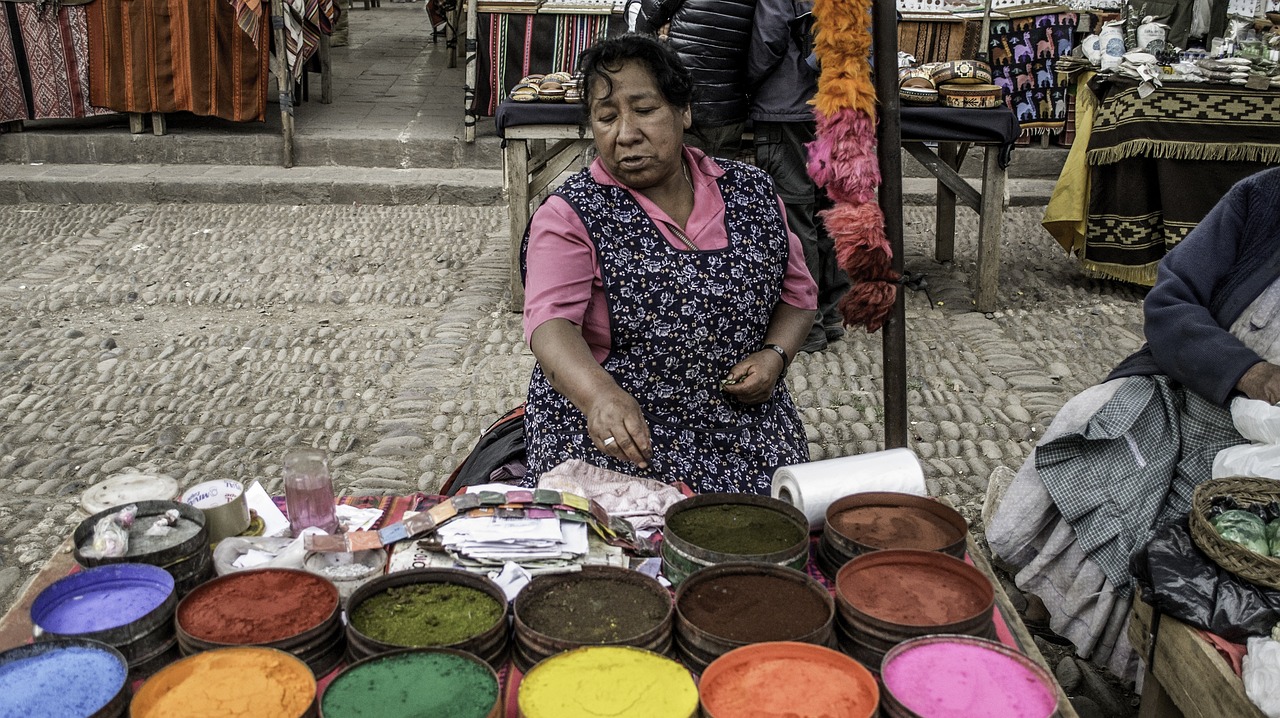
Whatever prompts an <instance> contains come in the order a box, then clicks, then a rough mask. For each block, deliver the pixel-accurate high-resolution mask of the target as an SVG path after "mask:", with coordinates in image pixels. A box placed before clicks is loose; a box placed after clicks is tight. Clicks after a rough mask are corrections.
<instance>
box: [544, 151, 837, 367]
mask: <svg viewBox="0 0 1280 718" xmlns="http://www.w3.org/2000/svg"><path fill="white" fill-rule="evenodd" d="M684 154H685V161H686V162H687V163H688V165H689V171H690V176H691V180H692V182H693V212H692V213H691V214H690V215H689V221H688V222H686V223H685V227H684V233H685V235H686V236H687V237H688V238H689V240H690V241H692V242H693V243H694V245H695V246H697V248H698V249H699V250H701V251H707V250H715V249H724V248H725V247H727V246H729V233H728V230H727V229H726V228H725V224H724V221H725V218H724V199H723V198H722V197H721V196H720V187H719V185H717V184H716V181H717V180H718V179H719V178H720V177H721V175H723V174H724V171H723V170H722V169H720V166H719V165H717V164H716V163H715V161H714V160H712V159H711V158H709V157H707V156H706V155H705V154H703V152H702V151H701V150H698V149H695V148H692V147H685V148H684ZM591 176H592V178H593V179H595V181H597V182H599V183H600V184H603V185H613V186H615V187H623V185H621V184H620V183H619V182H618V181H617V180H615V179H614V178H613V176H612V175H610V174H609V172H608V170H606V169H605V168H604V165H603V164H602V163H601V162H600V160H599V159H596V160H595V161H594V162H592V163H591ZM623 189H627V188H626V187H623ZM627 191H628V192H631V196H632V197H634V198H635V199H636V201H637V202H639V203H640V207H641V209H643V210H644V211H645V213H646V214H648V215H649V217H651V218H652V219H653V220H654V224H655V225H656V226H657V227H658V231H659V233H661V234H662V236H663V237H664V238H665V239H666V240H667V242H669V243H670V244H671V245H672V246H673V247H676V248H678V249H681V250H687V247H686V246H685V245H684V243H683V242H681V241H680V240H679V239H678V238H677V237H676V235H675V233H674V232H672V231H671V228H672V227H677V228H678V227H679V225H677V224H676V222H675V221H674V220H672V219H671V217H670V216H668V215H667V213H666V212H664V211H662V210H661V209H659V208H658V205H656V204H654V203H653V202H652V201H650V200H649V198H647V197H645V196H644V195H643V194H641V193H639V192H635V191H632V190H630V189H627ZM778 211H779V212H780V213H782V218H783V223H784V224H785V223H786V216H787V215H786V211H785V209H784V207H783V204H782V200H780V199H779V200H778ZM787 240H788V247H789V248H788V253H787V271H786V274H785V275H784V277H783V280H782V296H781V301H783V302H785V303H787V304H789V305H791V306H793V307H796V308H797V309H809V310H813V309H817V307H818V287H817V285H816V284H815V283H814V281H813V277H811V276H810V275H809V269H808V267H807V266H806V265H805V263H804V249H803V247H801V245H800V240H799V239H797V238H796V236H795V235H794V234H792V232H791V230H790V229H788V230H787ZM526 261H527V263H528V273H527V277H526V280H525V298H524V336H525V341H526V342H529V341H530V339H531V338H532V337H533V332H534V330H535V329H537V328H538V327H539V326H541V325H542V324H543V322H546V321H548V320H551V319H567V320H569V321H570V322H573V323H574V324H575V325H577V326H579V327H581V328H582V337H583V339H585V340H586V342H587V346H589V347H590V348H591V354H592V356H594V357H595V358H596V361H603V360H604V358H605V357H606V356H608V354H609V345H610V334H609V310H608V307H607V306H606V303H605V295H604V284H603V281H602V280H601V276H600V262H599V261H598V260H597V258H596V250H595V244H594V243H592V241H591V237H590V236H588V234H587V229H586V227H585V226H583V224H582V220H581V219H579V218H578V215H577V213H576V212H574V211H573V208H571V207H570V206H569V203H568V202H566V201H565V200H564V199H562V198H560V197H557V196H552V197H550V198H548V199H547V201H546V202H544V203H543V205H542V206H541V207H540V208H538V211H537V212H536V213H535V214H534V215H533V221H532V222H531V223H530V228H529V249H528V254H527V257H526Z"/></svg>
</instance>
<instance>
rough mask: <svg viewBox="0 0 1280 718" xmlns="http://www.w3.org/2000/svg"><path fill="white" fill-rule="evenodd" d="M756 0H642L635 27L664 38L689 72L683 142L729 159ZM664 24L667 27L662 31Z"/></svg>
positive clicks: (736, 137)
mask: <svg viewBox="0 0 1280 718" xmlns="http://www.w3.org/2000/svg"><path fill="white" fill-rule="evenodd" d="M755 5H756V3H755V0H641V2H640V14H639V16H638V17H637V18H636V26H635V29H636V31H637V32H641V33H646V34H649V35H659V37H660V38H661V39H665V40H666V41H667V42H668V43H669V44H670V46H671V49H673V50H675V51H676V54H677V55H679V56H680V59H681V61H683V62H684V65H685V67H687V68H688V69H689V72H690V73H691V74H692V75H693V82H694V86H695V87H696V88H697V89H696V94H695V95H694V98H693V104H692V106H693V126H692V127H690V128H689V129H688V130H687V131H685V138H684V141H685V144H688V145H691V146H693V147H697V148H698V149H700V150H702V151H703V152H705V153H707V154H708V155H711V156H712V157H725V158H729V159H733V158H734V157H735V156H736V155H737V153H738V147H739V146H740V144H741V142H742V133H743V131H744V130H745V129H746V124H747V108H748V98H747V89H746V88H747V74H746V64H747V43H748V41H749V40H750V39H751V18H752V14H753V13H754V12H755ZM663 26H668V27H667V29H666V32H665V33H662V32H660V30H661V29H662V28H663Z"/></svg>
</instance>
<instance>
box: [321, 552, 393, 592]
mask: <svg viewBox="0 0 1280 718" xmlns="http://www.w3.org/2000/svg"><path fill="white" fill-rule="evenodd" d="M302 567H303V568H305V569H307V570H308V571H310V572H311V573H316V574H319V575H321V576H324V577H325V578H327V579H329V580H330V581H333V585H335V586H337V587H338V596H339V597H340V598H341V599H342V603H343V605H344V606H345V605H346V603H347V601H349V600H350V599H351V594H353V593H355V591H356V589H357V588H360V587H361V586H363V585H365V584H366V583H368V582H369V581H372V580H373V579H375V578H377V577H379V576H381V575H383V572H384V571H386V569H387V552H386V551H385V550H383V549H380V548H375V549H369V550H368V551H355V552H346V551H341V552H335V553H318V552H317V553H311V554H307V557H306V558H305V559H304V560H303V562H302Z"/></svg>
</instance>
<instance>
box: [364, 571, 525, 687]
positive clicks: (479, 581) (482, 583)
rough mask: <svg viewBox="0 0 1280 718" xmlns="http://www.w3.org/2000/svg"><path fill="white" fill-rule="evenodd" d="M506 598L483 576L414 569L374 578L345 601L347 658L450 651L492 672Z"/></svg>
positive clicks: (504, 634)
mask: <svg viewBox="0 0 1280 718" xmlns="http://www.w3.org/2000/svg"><path fill="white" fill-rule="evenodd" d="M507 612H508V604H507V594H505V593H503V591H502V588H501V587H500V586H498V584H496V583H494V582H493V580H492V579H490V578H488V577H487V576H481V575H477V574H473V573H469V572H467V571H463V570H461V569H454V568H419V569H412V570H409V571H396V572H395V573H390V574H387V575H386V576H380V577H378V578H375V579H373V580H372V581H370V582H368V583H366V584H365V585H363V586H361V587H360V588H357V589H356V590H355V593H352V594H351V600H350V601H348V602H347V648H348V654H349V655H348V658H349V659H350V660H351V661H353V662H354V661H357V660H359V659H361V658H368V657H369V656H376V655H378V654H380V653H387V652H388V651H394V650H397V649H400V648H427V647H431V648H455V649H457V650H459V651H466V652H467V653H471V654H473V655H475V656H478V657H479V658H480V659H482V660H484V661H485V662H487V663H488V664H489V665H490V666H492V667H493V668H494V669H495V670H496V669H498V668H499V667H501V666H502V663H503V662H504V661H505V660H506V658H507V653H508V646H509V644H510V638H509V630H508V626H507Z"/></svg>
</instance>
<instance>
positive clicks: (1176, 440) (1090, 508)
mask: <svg viewBox="0 0 1280 718" xmlns="http://www.w3.org/2000/svg"><path fill="white" fill-rule="evenodd" d="M1243 443H1247V440H1246V439H1245V438H1244V437H1242V436H1240V433H1239V432H1238V431H1236V428H1235V426H1234V425H1233V424H1232V423H1231V412H1230V411H1229V410H1227V409H1225V408H1223V407H1221V406H1218V405H1216V404H1212V403H1210V402H1208V401H1206V400H1204V399H1202V398H1201V397H1200V395H1198V394H1196V393H1195V392H1193V391H1191V390H1189V389H1186V388H1184V387H1182V386H1180V385H1178V384H1176V383H1174V382H1173V381H1172V380H1170V379H1169V378H1168V377H1166V376H1158V375H1157V376H1136V377H1130V378H1129V379H1127V380H1126V381H1125V383H1124V385H1123V386H1121V387H1120V388H1119V389H1118V390H1117V391H1116V393H1115V396H1113V397H1112V398H1111V400H1110V401H1109V402H1107V403H1106V404H1104V405H1103V407H1102V408H1101V409H1099V410H1098V412H1097V413H1096V414H1094V415H1093V418H1091V419H1090V420H1089V422H1088V423H1087V424H1086V425H1085V426H1084V428H1083V430H1082V431H1081V432H1079V433H1074V434H1068V435H1066V436H1063V437H1060V438H1058V439H1055V440H1054V441H1051V442H1049V443H1047V444H1043V445H1041V446H1038V447H1036V452H1035V456H1036V468H1037V469H1038V470H1039V471H1040V477H1041V478H1042V479H1043V480H1044V484H1045V486H1046V487H1047V488H1048V490H1049V494H1050V496H1052V497H1053V501H1054V503H1055V504H1056V505H1057V506H1058V509H1059V511H1061V512H1062V516H1063V518H1065V519H1066V520H1067V521H1068V522H1069V523H1070V524H1071V527H1072V528H1073V529H1075V532H1076V537H1077V539H1078V540H1079V542H1080V547H1081V548H1083V549H1084V550H1085V552H1087V553H1088V554H1089V558H1091V559H1093V560H1094V561H1096V562H1098V564H1099V565H1100V566H1101V567H1102V569H1103V571H1105V572H1106V574H1107V579H1108V580H1110V581H1111V583H1112V585H1113V586H1115V587H1116V589H1117V590H1119V591H1120V592H1121V593H1122V594H1126V595H1127V594H1128V593H1129V591H1130V590H1131V588H1130V585H1129V584H1130V580H1131V579H1130V576H1129V555H1130V554H1131V553H1133V552H1134V551H1135V550H1137V549H1138V548H1140V547H1141V546H1143V545H1145V544H1146V542H1147V541H1148V540H1149V539H1150V538H1151V535H1152V534H1153V533H1154V532H1155V531H1156V530H1158V529H1159V528H1160V527H1162V526H1164V525H1166V524H1167V523H1169V522H1170V521H1174V520H1177V519H1178V518H1179V517H1181V516H1182V515H1183V514H1185V513H1187V511H1188V510H1189V509H1190V508H1191V494H1192V491H1194V490H1195V487H1196V486H1197V485H1198V484H1200V483H1201V482H1204V481H1207V480H1208V479H1209V478H1210V477H1211V472H1212V469H1213V457H1214V456H1215V455H1216V454H1217V453H1218V452H1219V451H1221V450H1222V449H1225V448H1227V447H1229V446H1235V445H1236V444H1243Z"/></svg>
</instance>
